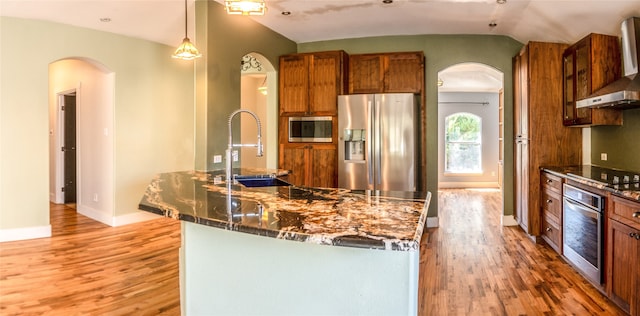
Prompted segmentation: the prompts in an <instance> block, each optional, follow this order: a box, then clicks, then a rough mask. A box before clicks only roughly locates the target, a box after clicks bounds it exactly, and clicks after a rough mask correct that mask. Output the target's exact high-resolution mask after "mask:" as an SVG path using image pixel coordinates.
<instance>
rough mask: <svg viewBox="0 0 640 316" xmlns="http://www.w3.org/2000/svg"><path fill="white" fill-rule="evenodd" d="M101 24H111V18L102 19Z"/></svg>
mask: <svg viewBox="0 0 640 316" xmlns="http://www.w3.org/2000/svg"><path fill="white" fill-rule="evenodd" d="M100 22H105V23H107V22H111V18H100Z"/></svg>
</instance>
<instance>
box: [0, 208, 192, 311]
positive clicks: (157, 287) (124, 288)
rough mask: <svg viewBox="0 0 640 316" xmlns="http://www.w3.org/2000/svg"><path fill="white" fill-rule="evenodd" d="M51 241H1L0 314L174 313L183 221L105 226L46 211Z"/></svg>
mask: <svg viewBox="0 0 640 316" xmlns="http://www.w3.org/2000/svg"><path fill="white" fill-rule="evenodd" d="M51 226H52V235H53V236H52V237H51V238H43V239H35V240H26V241H15V242H6V243H0V315H43V314H44V315H160V314H165V315H179V314H180V292H179V285H178V284H179V283H178V248H179V247H180V223H179V222H178V221H175V220H171V219H165V218H162V219H158V220H153V221H149V222H144V223H138V224H132V225H128V226H121V227H109V226H107V225H104V224H102V223H99V222H96V221H94V220H91V219H89V218H87V217H85V216H82V215H80V214H77V213H76V211H75V209H73V208H70V207H66V206H64V205H53V204H52V206H51Z"/></svg>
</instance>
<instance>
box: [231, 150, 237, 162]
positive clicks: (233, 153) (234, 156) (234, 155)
mask: <svg viewBox="0 0 640 316" xmlns="http://www.w3.org/2000/svg"><path fill="white" fill-rule="evenodd" d="M231 155H232V156H233V159H232V160H233V161H238V151H237V150H234V151H233V152H232V153H231Z"/></svg>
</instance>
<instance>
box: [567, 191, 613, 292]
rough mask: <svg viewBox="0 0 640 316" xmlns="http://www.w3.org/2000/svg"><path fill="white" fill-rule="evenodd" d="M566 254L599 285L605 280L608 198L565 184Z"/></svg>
mask: <svg viewBox="0 0 640 316" xmlns="http://www.w3.org/2000/svg"><path fill="white" fill-rule="evenodd" d="M563 191H564V193H563V203H562V214H563V226H562V237H563V242H562V250H563V253H564V256H565V258H567V259H568V260H569V261H570V262H571V263H572V264H573V265H574V266H575V267H576V268H578V269H579V270H580V271H582V272H583V274H584V275H585V276H586V277H587V278H589V279H591V280H592V281H593V282H595V283H596V284H602V280H603V271H602V268H603V241H604V238H603V230H604V220H603V216H604V198H603V197H602V196H599V195H597V194H594V193H591V192H587V191H585V190H582V189H579V188H577V187H575V186H572V185H569V184H566V183H565V184H564V190H563Z"/></svg>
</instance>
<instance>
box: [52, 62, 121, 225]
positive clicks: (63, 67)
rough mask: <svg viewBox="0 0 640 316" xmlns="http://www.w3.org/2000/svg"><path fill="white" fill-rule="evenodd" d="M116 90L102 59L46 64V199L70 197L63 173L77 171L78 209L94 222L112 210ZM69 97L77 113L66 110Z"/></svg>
mask: <svg viewBox="0 0 640 316" xmlns="http://www.w3.org/2000/svg"><path fill="white" fill-rule="evenodd" d="M114 90H115V75H114V73H113V72H112V71H111V70H109V69H108V68H107V67H105V66H104V65H103V64H101V63H100V62H97V61H95V60H91V59H87V58H66V59H61V60H58V61H55V62H53V63H51V64H49V126H50V129H49V130H50V133H49V134H50V137H49V164H50V168H49V170H50V171H49V172H50V176H49V179H50V183H49V187H50V189H49V190H50V201H51V202H53V203H58V204H60V203H65V202H66V201H68V196H65V193H66V192H65V191H67V190H68V189H67V188H65V186H66V185H67V184H68V183H66V182H68V181H69V180H68V179H67V181H65V174H69V173H75V176H74V182H75V189H76V192H75V197H76V199H75V204H76V209H77V211H78V212H79V213H81V214H83V215H86V216H88V217H91V218H93V219H97V220H100V219H105V218H111V217H112V216H113V214H112V213H113V209H114V206H113V200H114V198H113V197H114V189H113V188H114V179H113V173H114V161H113V157H114V142H113V134H114V133H113V126H114V118H113V106H114ZM71 99H73V101H74V102H75V111H74V112H75V113H70V112H67V111H69V110H71V107H70V105H71V104H70V103H69V102H70V101H72V100H71ZM65 118H66V119H65ZM70 118H71V119H70ZM70 125H73V126H70ZM74 130H75V132H74ZM69 133H74V134H75V135H69ZM65 134H66V137H65ZM65 138H66V139H67V140H68V139H72V140H74V142H73V143H75V145H69V143H67V144H65V142H66V140H65ZM72 147H73V148H72ZM70 158H73V159H70ZM70 160H75V162H74V163H69V162H70ZM70 168H73V169H75V170H69V169H70ZM70 171H72V172H70ZM63 188H65V190H64V191H63Z"/></svg>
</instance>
